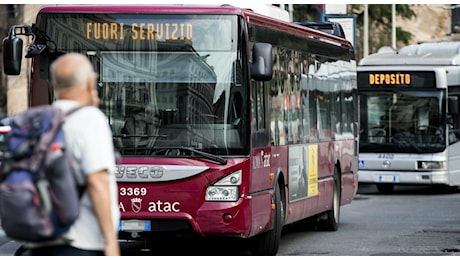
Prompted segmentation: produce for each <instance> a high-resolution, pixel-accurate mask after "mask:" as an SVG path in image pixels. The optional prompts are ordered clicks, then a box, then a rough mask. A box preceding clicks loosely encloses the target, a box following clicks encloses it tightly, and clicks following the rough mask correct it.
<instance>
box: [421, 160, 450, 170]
mask: <svg viewBox="0 0 460 260" xmlns="http://www.w3.org/2000/svg"><path fill="white" fill-rule="evenodd" d="M417 167H418V169H419V170H445V169H446V165H445V162H443V161H440V162H435V161H418V162H417Z"/></svg>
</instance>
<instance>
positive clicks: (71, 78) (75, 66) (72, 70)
mask: <svg viewBox="0 0 460 260" xmlns="http://www.w3.org/2000/svg"><path fill="white" fill-rule="evenodd" d="M63 59H68V61H66V62H62V60H63ZM70 59H72V60H71V61H70ZM62 63H64V65H66V68H63V67H62V66H63V64H62ZM93 73H94V70H93V68H92V65H91V62H90V61H89V60H88V58H87V57H86V56H84V55H83V54H80V53H68V54H64V55H62V56H60V57H59V58H57V59H56V60H55V61H54V62H53V63H52V64H51V66H50V74H51V84H52V85H53V87H54V88H55V89H56V90H59V89H67V88H70V87H73V86H78V85H82V84H85V83H86V81H87V80H88V78H89V77H91V76H92V75H93Z"/></svg>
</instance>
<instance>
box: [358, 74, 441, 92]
mask: <svg viewBox="0 0 460 260" xmlns="http://www.w3.org/2000/svg"><path fill="white" fill-rule="evenodd" d="M366 87H367V88H377V87H385V88H391V87H395V88H402V87H411V88H415V87H418V88H434V87H436V74H435V73H434V71H360V72H358V88H366Z"/></svg>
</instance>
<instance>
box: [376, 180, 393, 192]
mask: <svg viewBox="0 0 460 260" xmlns="http://www.w3.org/2000/svg"><path fill="white" fill-rule="evenodd" d="M376 186H377V190H378V191H379V192H380V193H383V194H390V193H392V192H393V190H394V187H395V185H394V184H393V183H378V184H376Z"/></svg>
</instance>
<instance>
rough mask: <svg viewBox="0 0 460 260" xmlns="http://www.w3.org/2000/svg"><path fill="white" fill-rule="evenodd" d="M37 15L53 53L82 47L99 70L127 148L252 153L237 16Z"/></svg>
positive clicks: (119, 140) (105, 99)
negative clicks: (244, 132)
mask: <svg viewBox="0 0 460 260" xmlns="http://www.w3.org/2000/svg"><path fill="white" fill-rule="evenodd" d="M37 21H38V22H37V24H38V29H39V30H40V29H41V28H43V29H41V30H42V31H44V32H46V37H41V38H42V41H45V42H46V45H47V46H48V48H49V52H50V54H49V55H53V53H54V54H56V53H57V54H60V53H66V52H71V51H76V52H83V53H86V54H87V55H88V56H89V58H90V59H91V60H92V62H93V63H94V66H95V68H97V69H98V72H99V74H100V77H99V82H98V93H99V97H100V101H101V102H100V108H101V109H102V110H103V112H104V113H105V114H106V115H107V116H108V119H109V123H110V125H111V127H112V131H113V135H114V143H115V146H116V148H117V150H119V151H120V153H121V154H122V155H149V154H155V153H156V152H158V151H160V150H161V149H162V148H174V147H187V148H193V149H197V150H200V151H204V152H208V153H212V154H216V155H235V154H239V155H241V154H243V153H246V154H248V153H249V148H248V147H247V142H245V141H243V138H242V135H241V133H240V131H241V129H243V128H244V127H246V126H242V125H241V121H242V120H241V117H243V116H247V117H248V115H242V111H243V104H242V98H241V96H242V95H241V90H239V89H238V88H239V86H241V84H242V83H241V82H239V81H240V80H241V79H240V77H237V76H236V75H237V74H238V72H236V70H238V69H239V70H240V72H239V73H241V65H239V64H240V63H239V62H241V61H240V60H239V58H238V56H239V55H238V52H237V49H238V46H237V45H238V44H237V43H238V42H239V41H238V34H237V33H236V32H237V28H236V27H237V17H236V16H231V15H177V14H171V15H165V14H162V15H152V14H150V15H146V14H54V13H51V14H50V13H48V14H41V15H40V17H39V19H38V20H37ZM185 150H187V149H185Z"/></svg>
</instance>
